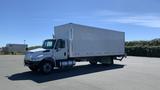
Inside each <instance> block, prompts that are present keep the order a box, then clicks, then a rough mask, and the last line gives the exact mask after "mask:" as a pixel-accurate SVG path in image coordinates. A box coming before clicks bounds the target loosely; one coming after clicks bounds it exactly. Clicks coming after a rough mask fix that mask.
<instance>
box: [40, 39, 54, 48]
mask: <svg viewBox="0 0 160 90" xmlns="http://www.w3.org/2000/svg"><path fill="white" fill-rule="evenodd" d="M54 44H55V40H45V41H44V42H43V45H42V48H44V49H53V47H54Z"/></svg>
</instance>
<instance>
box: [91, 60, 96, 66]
mask: <svg viewBox="0 0 160 90" xmlns="http://www.w3.org/2000/svg"><path fill="white" fill-rule="evenodd" d="M89 63H90V64H91V65H96V64H97V61H95V60H92V61H89Z"/></svg>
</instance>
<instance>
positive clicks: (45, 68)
mask: <svg viewBox="0 0 160 90" xmlns="http://www.w3.org/2000/svg"><path fill="white" fill-rule="evenodd" d="M52 70H53V64H52V63H51V62H43V63H42V64H41V65H40V71H41V72H42V73H44V74H48V73H50V72H52Z"/></svg>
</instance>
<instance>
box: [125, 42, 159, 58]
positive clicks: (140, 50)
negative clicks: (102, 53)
mask: <svg viewBox="0 0 160 90" xmlns="http://www.w3.org/2000/svg"><path fill="white" fill-rule="evenodd" d="M125 52H126V53H127V55H131V56H148V57H160V39H153V40H150V41H127V42H125Z"/></svg>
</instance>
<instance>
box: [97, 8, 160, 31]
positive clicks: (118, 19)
mask: <svg viewBox="0 0 160 90" xmlns="http://www.w3.org/2000/svg"><path fill="white" fill-rule="evenodd" d="M95 15H97V17H98V16H101V17H103V19H102V20H101V21H103V22H112V23H124V24H131V25H139V26H145V27H151V28H160V13H145V14H140V13H139V14H135V13H126V12H114V11H105V10H103V11H99V12H96V14H95ZM104 18H105V19H104Z"/></svg>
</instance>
